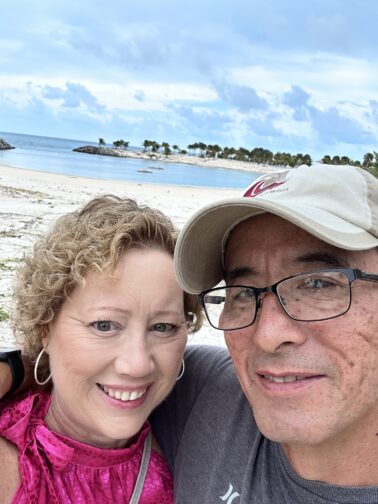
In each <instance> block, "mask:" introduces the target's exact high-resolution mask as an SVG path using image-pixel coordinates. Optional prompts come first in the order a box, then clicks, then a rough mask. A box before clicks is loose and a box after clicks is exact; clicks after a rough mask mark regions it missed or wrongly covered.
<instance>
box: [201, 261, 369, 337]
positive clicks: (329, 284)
mask: <svg viewBox="0 0 378 504" xmlns="http://www.w3.org/2000/svg"><path fill="white" fill-rule="evenodd" d="M355 280H365V281H367V282H378V275H374V274H372V273H364V272H363V271H361V270H359V269H353V268H336V269H327V270H318V271H310V272H308V273H301V274H299V275H293V276H290V277H287V278H284V279H282V280H280V281H279V282H277V283H275V284H273V285H270V286H269V287H251V286H249V285H226V286H224V287H216V288H214V289H209V290H206V291H203V292H201V294H200V295H199V299H200V302H201V304H202V306H203V307H204V309H205V313H206V317H207V319H208V321H209V322H210V324H211V325H212V326H213V327H214V328H215V329H221V330H222V331H233V330H236V329H243V328H244V327H248V326H250V325H252V324H253V323H254V321H255V320H256V315H257V312H258V310H259V308H260V307H261V306H262V299H261V297H260V296H261V294H263V293H264V292H272V293H273V294H275V295H276V296H277V298H278V301H279V302H280V305H281V306H282V308H283V309H284V310H285V312H286V314H287V315H288V316H289V317H290V318H292V319H294V320H298V321H301V322H315V321H319V320H328V319H332V318H335V317H340V316H341V315H344V314H345V313H346V312H347V311H348V310H349V308H350V305H351V302H352V289H351V285H352V283H353V282H354V281H355Z"/></svg>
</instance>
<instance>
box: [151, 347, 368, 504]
mask: <svg viewBox="0 0 378 504" xmlns="http://www.w3.org/2000/svg"><path fill="white" fill-rule="evenodd" d="M185 364H186V369H185V374H184V376H183V377H182V378H181V380H180V381H179V382H177V386H176V387H175V389H174V390H173V391H172V393H171V394H170V396H169V397H168V398H167V399H166V400H165V401H164V402H163V403H162V404H161V405H160V407H159V408H158V409H157V410H156V411H155V413H154V414H153V415H152V418H151V421H152V424H153V429H154V432H155V434H156V436H157V438H158V441H159V443H160V445H161V447H162V449H163V451H164V453H165V455H166V457H167V460H168V464H169V465H170V467H171V470H172V471H173V473H174V480H175V503H176V504H222V503H224V504H284V503H285V504H324V503H338V504H341V503H342V504H373V503H374V504H378V486H374V487H340V486H334V485H327V484H324V483H320V482H318V481H309V480H305V479H303V478H301V477H300V476H298V474H297V473H296V472H295V471H294V470H293V469H292V467H291V466H290V464H289V462H288V461H287V459H286V457H285V455H284V453H283V450H282V449H281V446H280V445H279V444H278V443H275V442H273V441H270V440H268V439H267V438H265V437H264V436H263V435H262V434H261V433H260V432H259V430H258V428H257V426H256V423H255V421H254V418H253V415H252V410H251V407H250V405H249V403H248V402H247V400H246V398H245V396H244V394H243V392H242V390H241V388H240V385H239V382H238V380H237V378H236V376H235V372H234V368H233V366H232V363H231V360H230V358H229V355H228V353H227V351H225V349H223V348H218V347H206V346H200V347H189V348H188V350H187V353H186V356H185ZM377 471H378V468H377Z"/></svg>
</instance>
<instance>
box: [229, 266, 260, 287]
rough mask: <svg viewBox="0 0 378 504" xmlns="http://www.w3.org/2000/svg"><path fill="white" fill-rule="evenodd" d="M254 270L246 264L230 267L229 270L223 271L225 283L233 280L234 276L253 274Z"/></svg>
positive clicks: (241, 276) (240, 276)
mask: <svg viewBox="0 0 378 504" xmlns="http://www.w3.org/2000/svg"><path fill="white" fill-rule="evenodd" d="M255 273H256V271H255V269H254V268H249V267H248V266H240V267H237V268H234V269H232V270H231V271H225V272H224V279H225V281H226V283H228V282H231V281H232V280H235V278H243V277H246V276H249V275H253V274H255Z"/></svg>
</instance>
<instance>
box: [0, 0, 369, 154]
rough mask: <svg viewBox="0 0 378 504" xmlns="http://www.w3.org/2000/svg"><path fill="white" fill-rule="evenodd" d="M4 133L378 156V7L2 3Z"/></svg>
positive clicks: (279, 1)
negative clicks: (373, 150) (200, 143)
mask: <svg viewBox="0 0 378 504" xmlns="http://www.w3.org/2000/svg"><path fill="white" fill-rule="evenodd" d="M0 12H1V14H0V70H1V71H0V131H10V132H16V133H30V134H36V135H44V136H57V137H63V138H74V139H80V140H93V141H96V140H97V139H98V137H99V136H102V137H104V138H105V140H106V141H108V142H109V143H111V142H112V141H113V140H115V139H118V138H123V139H124V140H129V141H130V143H131V144H132V145H140V144H141V143H142V142H143V140H144V139H145V138H148V139H154V140H157V141H158V142H161V141H167V142H169V143H170V144H178V145H179V146H180V147H181V148H184V147H186V146H187V145H188V144H189V143H193V142H196V141H202V142H204V143H207V144H208V143H211V144H213V143H217V144H219V145H221V146H228V147H232V146H233V147H240V146H243V147H247V148H249V149H252V148H253V147H256V146H258V147H264V148H268V149H271V150H273V151H277V150H281V151H283V150H284V151H289V152H291V153H297V152H309V153H310V154H311V155H312V156H313V157H314V159H318V158H320V157H321V156H322V155H324V154H330V155H335V154H339V155H343V154H345V155H349V156H350V157H352V158H354V159H361V158H362V155H363V154H364V153H365V152H367V151H368V150H372V149H375V150H378V50H377V48H378V29H377V19H378V2H377V1H376V0H312V1H311V0H308V1H305V0H232V1H231V0H229V1H225V0H191V1H188V0H185V1H183V0H176V1H174V0H159V1H157V0H138V1H136V0H133V1H129V0H107V1H106V2H99V1H96V0H80V1H79V0H55V1H52V0H46V1H44V2H43V1H41V0H14V1H13V2H9V1H7V0H0Z"/></svg>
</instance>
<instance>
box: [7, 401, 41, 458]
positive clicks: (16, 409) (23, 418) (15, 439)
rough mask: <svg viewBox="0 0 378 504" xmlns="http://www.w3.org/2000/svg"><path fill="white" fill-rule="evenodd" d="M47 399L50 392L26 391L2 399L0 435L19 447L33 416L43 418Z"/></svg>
mask: <svg viewBox="0 0 378 504" xmlns="http://www.w3.org/2000/svg"><path fill="white" fill-rule="evenodd" d="M49 400H50V394H48V393H46V392H28V393H27V394H25V395H22V396H19V397H16V398H12V399H11V400H8V401H4V402H3V403H2V405H1V410H0V436H1V437H2V438H3V439H7V440H8V441H10V442H11V443H13V444H14V445H16V446H17V447H18V448H19V449H21V448H22V447H23V445H24V442H25V436H26V433H27V430H28V426H29V425H30V423H31V422H32V420H34V419H35V418H41V419H43V418H44V416H45V414H46V411H47V407H48V403H49Z"/></svg>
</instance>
